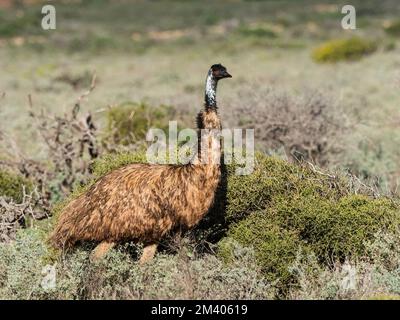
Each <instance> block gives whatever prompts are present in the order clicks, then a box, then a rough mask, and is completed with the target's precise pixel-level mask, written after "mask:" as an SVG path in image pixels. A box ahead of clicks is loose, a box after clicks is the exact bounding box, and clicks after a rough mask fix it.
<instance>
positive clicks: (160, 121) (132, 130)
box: [107, 102, 174, 145]
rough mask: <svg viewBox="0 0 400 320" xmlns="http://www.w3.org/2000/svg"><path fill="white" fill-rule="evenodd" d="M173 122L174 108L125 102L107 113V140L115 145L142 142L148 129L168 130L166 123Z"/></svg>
mask: <svg viewBox="0 0 400 320" xmlns="http://www.w3.org/2000/svg"><path fill="white" fill-rule="evenodd" d="M170 120H174V108H173V107H171V106H165V105H161V106H159V107H154V106H150V105H148V104H146V103H133V102H125V103H122V104H120V105H118V106H116V107H114V108H111V109H110V110H109V111H108V113H107V128H108V138H111V139H112V141H113V143H115V144H123V145H128V144H131V143H135V142H138V141H144V140H145V138H146V133H147V131H148V130H149V129H150V128H160V129H162V130H164V131H167V130H168V122H169V121H170Z"/></svg>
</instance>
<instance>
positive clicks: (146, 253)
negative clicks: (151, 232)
mask: <svg viewBox="0 0 400 320" xmlns="http://www.w3.org/2000/svg"><path fill="white" fill-rule="evenodd" d="M156 251H157V244H155V243H154V244H150V245H147V246H145V247H144V249H143V253H142V256H141V257H140V260H139V264H140V265H143V264H145V263H146V262H149V261H150V260H151V259H153V257H154V255H155V253H156Z"/></svg>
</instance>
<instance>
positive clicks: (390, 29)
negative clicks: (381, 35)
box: [384, 20, 400, 37]
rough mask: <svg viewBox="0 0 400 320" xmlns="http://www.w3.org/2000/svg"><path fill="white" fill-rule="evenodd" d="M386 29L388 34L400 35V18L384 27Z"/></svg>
mask: <svg viewBox="0 0 400 320" xmlns="http://www.w3.org/2000/svg"><path fill="white" fill-rule="evenodd" d="M384 30H385V32H386V33H387V34H389V35H391V36H395V37H398V36H400V20H397V21H392V22H391V23H389V24H388V25H386V26H385V27H384Z"/></svg>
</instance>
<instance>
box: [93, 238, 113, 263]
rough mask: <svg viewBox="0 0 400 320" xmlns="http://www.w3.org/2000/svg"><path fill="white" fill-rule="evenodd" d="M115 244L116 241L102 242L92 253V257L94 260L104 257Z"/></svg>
mask: <svg viewBox="0 0 400 320" xmlns="http://www.w3.org/2000/svg"><path fill="white" fill-rule="evenodd" d="M114 246H115V243H114V242H107V241H102V242H100V243H99V244H98V245H97V247H96V248H94V250H93V251H92V253H91V254H90V259H91V260H92V261H98V260H100V259H102V258H103V257H104V256H105V255H106V254H107V252H108V251H109V250H110V249H111V248H112V247H114Z"/></svg>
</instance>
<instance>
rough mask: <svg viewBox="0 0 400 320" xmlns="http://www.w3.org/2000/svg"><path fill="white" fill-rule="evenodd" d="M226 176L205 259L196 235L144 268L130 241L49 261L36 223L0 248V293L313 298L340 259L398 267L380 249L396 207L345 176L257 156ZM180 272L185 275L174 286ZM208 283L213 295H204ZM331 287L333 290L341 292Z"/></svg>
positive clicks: (104, 166)
mask: <svg viewBox="0 0 400 320" xmlns="http://www.w3.org/2000/svg"><path fill="white" fill-rule="evenodd" d="M143 159H144V157H143V154H141V153H139V154H126V153H123V154H120V155H114V156H107V157H105V158H103V159H100V160H99V161H96V164H95V166H94V172H95V176H94V177H96V176H102V175H104V174H106V173H107V172H109V171H111V170H113V169H115V168H117V167H120V166H122V165H126V164H128V163H133V162H140V161H143ZM234 169H235V165H230V166H228V170H227V173H226V174H227V180H226V181H227V185H226V190H227V193H226V211H225V212H223V213H222V214H224V216H225V222H224V223H223V224H222V225H221V226H220V227H221V228H223V229H224V234H225V235H224V236H223V237H222V238H221V239H220V240H219V241H218V243H215V244H214V245H213V246H212V247H211V248H214V249H211V251H209V250H210V249H208V250H206V251H204V249H200V247H199V244H197V245H196V246H192V244H191V243H193V244H194V243H196V242H198V241H199V240H198V239H197V238H196V237H197V235H198V233H196V232H194V233H192V235H191V236H190V235H189V234H188V235H186V236H184V238H181V240H180V242H179V244H178V245H177V243H176V239H178V238H175V241H174V238H172V239H170V240H168V241H167V242H166V244H165V246H164V247H165V248H166V249H164V251H162V252H161V253H160V254H159V255H158V257H157V258H156V260H155V261H154V262H152V263H150V264H149V265H148V266H147V267H146V268H145V269H139V268H138V266H137V264H136V262H135V257H136V256H137V251H138V250H140V247H137V246H135V245H133V244H129V243H128V244H123V245H120V246H119V247H118V248H117V249H115V250H113V251H112V253H111V254H110V255H109V256H108V257H107V259H106V260H104V261H102V262H100V263H98V264H91V263H89V260H88V254H89V252H90V249H91V248H92V246H91V245H90V244H88V245H86V246H83V247H78V248H77V249H76V250H74V251H73V252H70V253H68V254H67V255H63V256H60V257H59V258H57V259H56V260H54V253H52V252H51V249H50V248H48V247H47V244H46V242H45V239H46V237H47V233H48V231H49V230H51V228H49V227H48V226H45V227H43V226H41V225H40V224H37V225H36V226H35V227H33V228H30V229H26V230H21V231H20V232H19V233H18V235H17V238H16V240H15V241H14V242H12V243H9V244H6V245H3V246H0V257H1V259H0V269H2V270H3V272H2V279H1V281H0V284H1V286H0V287H1V290H0V293H1V294H2V295H3V296H4V297H7V296H8V297H14V298H106V297H108V298H110V297H113V298H173V297H181V298H196V299H203V298H208V297H213V298H215V297H219V298H230V299H236V298H273V297H281V298H282V297H288V296H289V295H299V294H300V293H299V292H300V291H298V290H311V288H310V286H325V285H326V284H325V283H322V280H316V279H318V277H321V276H322V273H325V275H326V276H331V275H330V271H329V270H333V271H332V272H333V273H334V274H332V277H337V278H340V277H339V276H338V275H335V272H338V271H337V268H339V267H338V264H340V263H344V262H345V261H348V260H349V261H356V262H360V261H362V263H363V264H361V265H360V268H361V267H362V268H365V266H366V265H368V266H370V268H372V267H371V266H374V267H376V268H381V269H379V272H380V273H381V274H388V276H389V277H392V276H393V275H392V274H393V268H398V264H397V262H394V261H393V256H392V255H390V254H387V253H388V251H387V250H388V249H387V245H390V241H388V239H394V238H397V237H398V236H399V230H400V229H399V227H400V226H399V223H400V213H399V208H398V205H397V204H396V203H395V202H393V201H392V200H390V199H386V198H374V197H373V196H372V195H368V194H367V192H366V191H365V192H364V194H356V193H355V191H356V190H357V192H360V189H359V188H354V187H351V185H352V184H351V183H349V180H348V179H347V178H338V177H334V176H332V175H327V174H322V173H320V172H318V171H315V169H314V168H312V167H310V166H307V165H298V164H290V163H288V162H287V161H285V160H282V159H279V158H276V157H269V156H266V155H263V154H258V155H257V159H256V167H255V171H254V173H253V174H251V175H248V176H237V175H234V174H233V172H234ZM353 188H354V189H353ZM82 191H83V190H81V191H79V190H78V191H77V192H75V193H74V195H73V196H76V195H78V194H79V193H80V192H82ZM217 207H218V206H217ZM205 232H207V230H205ZM379 234H381V235H385V236H384V237H383V238H382V237H379V236H378V235H379ZM193 237H194V238H193ZM189 239H192V240H189ZM196 239H197V240H196ZM380 239H386V242H387V243H386V244H385V246H383V245H381V244H379V242H377V241H380ZM193 241H194V242H193ZM382 241H383V240H382ZM393 245H394V244H393ZM380 246H382V248H381V247H380ZM199 250H200V251H199ZM214 252H216V253H217V254H214ZM389 252H391V251H389ZM52 255H53V258H52V259H50V260H49V257H50V256H52ZM299 255H300V256H301V258H300V256H299ZM25 259H28V260H29V263H28V264H26V263H24V261H25ZM299 259H300V260H299ZM310 259H311V260H310ZM310 261H311V262H310ZM399 261H400V260H399ZM49 263H56V265H55V268H56V270H57V286H56V288H53V289H51V290H47V291H46V290H44V289H43V287H42V286H41V281H42V279H43V275H42V274H41V272H42V269H43V267H45V266H46V264H49ZM310 263H312V266H313V267H312V268H311V267H310V266H309V265H308V264H310ZM374 263H376V265H374ZM182 268H183V269H182ZM335 268H336V269H335ZM166 269H168V273H167V274H165V271H163V270H166ZM27 270H31V271H34V272H33V273H32V272H25V271H27ZM174 270H175V271H174ZM206 270H207V271H206ZM316 270H320V271H319V272H321V274H316V275H315V274H313V277H315V280H314V282H313V283H312V284H310V283H303V282H302V281H304V277H305V276H309V277H311V275H310V274H308V273H310V272H311V273H313V272H316ZM335 270H336V271H335ZM364 271H365V270H364ZM364 271H363V272H364ZM182 272H183V273H184V274H187V277H186V276H185V277H184V278H183V279H182V277H181V276H180V275H181V273H182ZM304 272H307V274H306V275H305V274H304ZM377 272H378V271H377ZM178 280H179V281H178ZM318 281H321V282H318ZM336 281H338V279H336ZM376 281H378V280H376ZM382 281H384V280H382ZM385 281H386V280H385ZM208 282H210V283H211V282H212V283H213V286H212V287H213V288H214V289H215V291H212V292H210V291H209V285H207V283H208ZM27 283H28V285H27ZM335 285H337V286H338V287H337V288H336V291H337V292H339V291H340V290H342V291H343V290H344V289H343V288H341V287H340V284H338V283H336V284H335ZM377 285H378V282H377ZM381 285H382V284H381ZM249 286H250V287H249ZM388 286H389V283H386V284H384V288H389V287H388ZM160 287H161V288H162V289H161V290H159V289H160ZM313 290H317V289H315V288H313ZM318 290H326V289H321V288H318ZM387 290H388V292H390V293H396V292H397V291H396V290H397V289H396V290H394V289H393V290H389V289H387ZM336 291H335V292H336ZM345 291H346V290H345ZM217 292H218V293H217ZM324 294H325V293H324ZM335 294H336V293H335ZM341 294H342V293H338V295H341Z"/></svg>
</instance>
